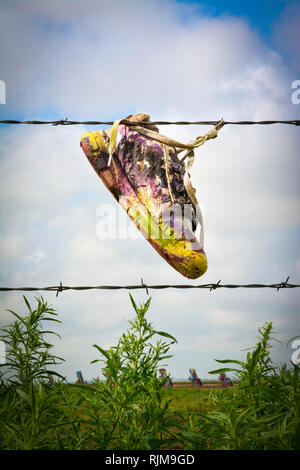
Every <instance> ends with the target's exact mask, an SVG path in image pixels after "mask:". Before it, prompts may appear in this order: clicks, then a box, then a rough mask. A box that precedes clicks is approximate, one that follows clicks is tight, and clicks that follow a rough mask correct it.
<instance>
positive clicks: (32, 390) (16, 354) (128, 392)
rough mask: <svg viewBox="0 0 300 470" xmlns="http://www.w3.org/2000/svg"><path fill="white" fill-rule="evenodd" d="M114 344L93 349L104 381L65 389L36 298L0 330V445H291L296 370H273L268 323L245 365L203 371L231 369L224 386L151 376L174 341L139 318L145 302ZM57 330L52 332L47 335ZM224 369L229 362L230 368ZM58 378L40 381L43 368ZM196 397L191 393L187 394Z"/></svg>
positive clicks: (43, 308)
mask: <svg viewBox="0 0 300 470" xmlns="http://www.w3.org/2000/svg"><path fill="white" fill-rule="evenodd" d="M130 299H131V303H132V307H133V309H134V312H135V316H134V318H133V319H131V320H130V321H129V327H128V329H127V330H126V331H124V333H123V334H122V335H121V337H120V339H119V341H117V343H116V345H115V346H112V347H111V348H108V349H103V348H102V347H101V346H99V345H96V344H95V345H94V348H95V352H97V354H98V357H96V358H95V360H94V361H93V363H98V362H99V361H100V362H102V372H103V374H104V376H105V378H106V380H105V381H103V382H99V381H95V382H94V383H93V384H91V385H73V386H72V385H69V384H67V383H66V381H65V380H64V379H63V377H61V376H60V375H59V374H58V373H57V372H56V366H57V365H58V364H60V363H61V362H62V361H63V359H62V358H59V357H57V356H55V355H53V354H52V347H53V346H52V345H51V344H50V343H49V342H48V340H46V339H45V338H48V337H49V335H51V334H53V332H52V331H48V330H45V329H44V328H43V323H44V321H55V322H58V321H59V320H58V319H57V318H56V313H55V311H54V310H53V309H52V308H51V307H50V306H48V304H47V302H46V301H44V299H43V298H42V297H40V298H36V303H37V306H36V308H35V309H32V308H31V306H30V304H29V302H28V301H27V299H26V298H25V297H24V301H25V304H26V308H27V312H26V314H25V315H23V316H22V315H19V314H17V313H15V312H11V313H12V314H13V315H14V316H15V318H16V319H15V321H14V322H12V323H11V324H10V325H9V326H8V327H6V328H3V329H2V334H1V336H0V340H2V341H4V342H5V344H6V353H7V355H6V360H7V361H6V364H1V365H0V378H2V385H1V386H0V424H1V425H0V448H1V449H128V450H137V449H173V448H182V449H187V450H190V449H234V450H238V449H253V450H255V449H265V450H268V449H283V450H288V449H297V448H298V449H299V448H300V445H299V441H300V424H299V423H300V390H299V366H297V365H295V364H291V365H292V367H291V368H290V369H288V370H284V369H282V368H281V367H280V366H275V365H274V364H273V362H272V357H271V354H270V344H271V335H272V331H273V327H272V323H266V324H265V325H263V326H262V327H261V328H259V330H258V331H259V337H258V342H257V344H256V345H255V346H254V348H252V349H251V350H249V351H248V352H247V353H246V357H245V360H244V361H237V360H234V359H225V360H218V361H217V362H219V363H220V364H222V367H221V368H219V369H217V370H214V371H211V374H219V373H220V372H222V371H225V372H228V371H230V372H231V373H232V372H234V373H235V374H236V376H237V384H236V385H235V386H234V387H229V388H226V389H223V390H216V391H207V390H201V389H198V390H196V389H195V390H183V389H181V390H180V389H166V388H163V385H164V384H165V382H166V381H167V380H168V378H166V379H163V380H161V379H159V378H158V377H157V369H158V368H159V366H160V365H161V364H160V363H161V361H165V360H167V359H168V358H170V357H171V355H170V348H171V346H172V345H173V344H174V343H175V341H176V340H175V338H174V337H173V336H172V335H170V334H169V333H166V332H162V331H157V330H156V329H155V328H154V327H153V326H152V324H151V323H150V322H148V320H147V318H146V316H147V312H148V309H149V306H150V302H151V299H149V300H148V301H147V302H145V303H143V304H141V305H139V306H137V305H136V303H135V302H134V300H133V298H132V297H131V296H130ZM54 334H57V333H54ZM229 366H230V367H229ZM49 373H50V374H51V375H53V376H55V377H56V382H54V383H52V384H49V383H48V374H49ZM193 393H194V394H195V393H196V394H197V397H196V398H195V395H193V397H192V394H193Z"/></svg>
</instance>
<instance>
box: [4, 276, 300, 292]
mask: <svg viewBox="0 0 300 470" xmlns="http://www.w3.org/2000/svg"><path fill="white" fill-rule="evenodd" d="M289 279H290V277H289V276H288V277H287V279H286V280H285V281H283V282H278V283H275V284H259V283H255V284H221V280H220V281H218V282H217V283H209V284H145V283H144V281H143V279H141V284H136V285H127V286H118V285H102V286H64V285H63V284H62V282H60V283H59V285H57V286H48V287H0V292H9V291H23V292H28V291H48V292H56V296H58V294H59V293H60V292H64V291H67V290H74V291H84V290H121V289H125V290H136V289H145V290H146V292H147V294H148V295H149V290H150V289H153V290H161V289H206V290H209V291H210V292H211V291H214V290H216V289H221V288H223V289H262V288H265V289H276V290H277V291H279V290H280V289H294V288H297V287H300V284H291V283H289Z"/></svg>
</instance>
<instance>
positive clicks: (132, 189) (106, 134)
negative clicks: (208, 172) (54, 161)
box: [80, 114, 217, 279]
mask: <svg viewBox="0 0 300 470" xmlns="http://www.w3.org/2000/svg"><path fill="white" fill-rule="evenodd" d="M124 121H125V122H126V125H124V124H122V122H124ZM139 121H142V122H143V124H142V125H141V126H143V127H141V126H139V125H137V124H131V123H134V122H135V123H136V122H139ZM147 121H149V116H148V115H146V114H139V115H135V116H129V117H128V118H127V119H126V120H123V121H122V120H121V121H117V122H115V123H114V126H113V127H112V129H111V130H110V131H104V130H101V131H96V132H87V133H86V134H84V135H83V136H82V137H81V139H80V145H81V147H82V149H83V151H84V153H85V154H86V156H87V158H88V160H89V162H90V163H91V164H92V166H93V168H94V169H95V171H96V172H97V174H98V175H99V176H100V178H101V179H102V181H103V183H104V184H105V186H106V187H107V188H108V189H109V191H110V192H111V193H112V194H113V196H114V198H115V199H116V200H117V201H118V202H119V203H120V204H121V206H122V207H123V208H124V209H125V210H126V212H127V213H128V215H129V217H130V218H131V219H132V220H133V222H134V223H135V224H136V226H137V227H138V229H139V230H140V231H141V233H142V234H143V236H144V237H145V238H146V239H147V240H148V241H149V243H151V245H152V246H153V248H154V249H155V250H156V251H157V252H158V253H159V254H160V255H161V256H162V257H163V258H164V259H165V260H166V261H167V262H168V263H169V264H170V265H171V266H172V267H173V268H175V269H176V270H177V271H178V272H180V273H181V274H182V275H183V276H185V277H187V278H190V279H196V278H198V277H199V276H201V275H202V274H204V273H205V271H206V269H207V259H206V255H205V252H204V249H203V221H202V215H201V212H200V209H199V206H198V203H197V200H196V197H195V193H194V190H193V188H192V185H191V182H190V179H189V174H188V170H189V169H190V167H191V164H192V162H193V148H195V147H197V146H199V145H201V144H202V143H204V141H205V140H207V139H209V138H214V137H216V135H217V130H216V129H213V130H212V131H210V133H208V134H206V136H204V137H199V138H197V139H196V140H195V141H194V142H193V143H192V144H188V145H185V144H181V143H179V142H176V141H173V140H171V139H169V138H167V137H165V136H162V135H161V134H159V133H158V132H157V128H156V127H155V126H153V125H151V124H149V125H148V124H147ZM178 148H181V149H187V154H186V155H185V157H187V156H188V157H189V159H188V165H187V168H185V165H184V163H183V162H182V160H181V161H180V160H179V158H178V156H177V153H178V151H177V149H178ZM185 157H184V159H185ZM197 222H200V225H201V235H200V241H198V240H197V238H196V236H195V230H196V226H197Z"/></svg>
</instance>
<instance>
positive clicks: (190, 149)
mask: <svg viewBox="0 0 300 470" xmlns="http://www.w3.org/2000/svg"><path fill="white" fill-rule="evenodd" d="M123 121H124V120H123V119H120V120H118V121H115V122H114V124H113V126H112V130H111V134H110V142H109V160H108V166H110V164H111V161H112V156H113V153H114V151H115V149H116V147H117V145H118V143H117V131H118V127H119V125H120V124H122V122H123ZM126 126H127V127H131V128H132V129H133V130H135V132H138V133H139V134H142V135H145V136H147V137H150V138H151V139H153V140H156V141H158V142H160V143H162V144H164V145H163V150H164V161H165V167H166V179H167V183H168V189H169V192H170V197H171V201H172V203H174V200H175V198H174V194H173V192H172V189H171V184H170V173H169V150H168V147H172V148H174V149H175V151H176V152H177V154H178V153H180V152H182V151H183V150H186V153H185V154H184V156H183V158H182V159H181V163H182V164H183V165H184V167H185V173H184V177H183V183H184V186H185V189H186V191H187V193H188V196H189V197H190V199H191V201H192V203H193V206H194V207H195V212H196V219H197V220H198V222H199V226H200V237H199V243H200V247H201V248H203V247H204V221H203V215H202V212H201V209H200V206H199V204H198V201H197V198H196V194H195V190H194V188H193V186H192V183H191V180H190V176H189V170H190V169H191V167H192V166H193V163H194V159H195V154H194V149H195V148H197V147H200V146H201V145H203V144H204V143H205V142H206V141H207V140H210V139H215V138H216V137H217V135H218V131H219V130H220V129H221V128H222V127H223V126H224V121H223V119H221V120H220V121H219V122H218V123H217V124H216V126H214V128H213V129H211V130H210V131H208V132H207V133H206V134H205V135H203V136H201V135H200V136H198V137H196V139H195V140H193V141H192V142H190V143H188V144H183V143H181V142H178V141H176V140H174V139H170V138H169V137H167V136H165V135H163V134H160V133H159V132H156V131H153V130H151V129H147V128H146V127H140V126H137V125H136V124H133V125H130V124H129V123H128V122H126ZM178 149H180V150H178ZM186 159H188V161H187V164H186V165H185V163H184V161H185V160H186Z"/></svg>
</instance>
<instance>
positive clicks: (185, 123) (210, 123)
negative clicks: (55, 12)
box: [0, 118, 300, 126]
mask: <svg viewBox="0 0 300 470" xmlns="http://www.w3.org/2000/svg"><path fill="white" fill-rule="evenodd" d="M219 122H220V119H219V120H216V121H140V122H134V121H129V120H127V119H122V124H125V125H126V123H127V124H130V125H131V126H134V125H137V126H142V125H145V126H149V125H151V124H152V125H157V126H159V125H160V126H167V125H176V126H189V125H194V126H195V125H196V126H215V125H217V124H218V123H219ZM222 122H223V125H224V126H226V125H238V126H242V125H244V126H245V125H246V126H251V125H271V124H287V125H293V126H300V120H299V119H292V120H288V121H284V120H281V121H222ZM0 124H33V125H43V124H51V125H52V126H73V125H79V124H82V125H89V126H94V125H95V126H96V125H107V126H111V125H113V124H114V121H70V120H69V119H68V118H65V119H60V120H58V121H39V120H30V121H18V120H15V119H5V120H2V121H0Z"/></svg>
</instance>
